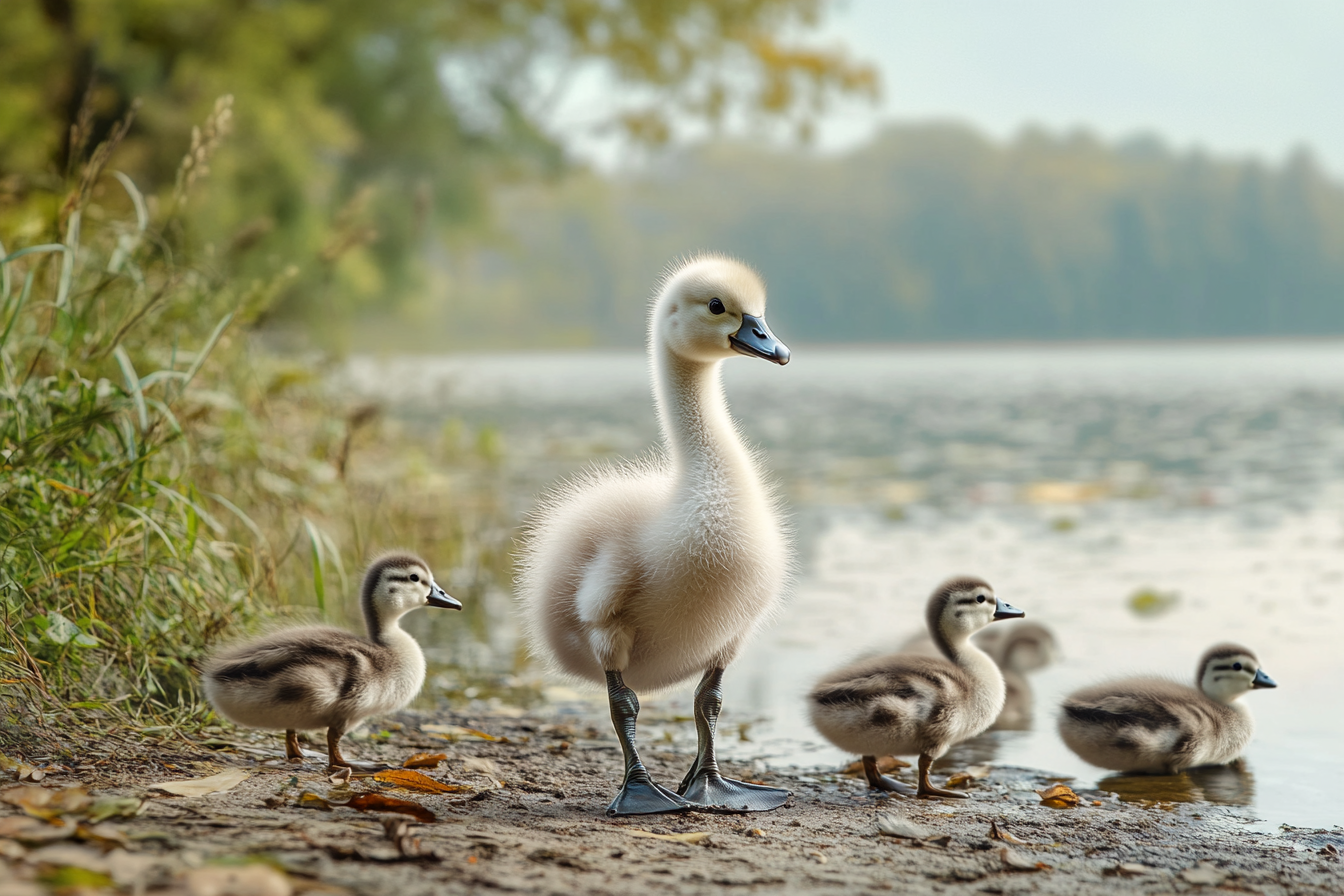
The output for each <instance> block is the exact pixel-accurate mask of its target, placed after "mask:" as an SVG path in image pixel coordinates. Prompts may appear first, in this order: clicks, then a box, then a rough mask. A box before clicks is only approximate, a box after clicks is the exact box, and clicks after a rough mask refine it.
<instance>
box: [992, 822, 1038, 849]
mask: <svg viewBox="0 0 1344 896" xmlns="http://www.w3.org/2000/svg"><path fill="white" fill-rule="evenodd" d="M989 839H991V840H1002V841H1003V842H1004V843H1017V844H1020V845H1022V846H1030V845H1031V844H1030V843H1028V842H1027V841H1026V840H1019V839H1018V838H1016V837H1014V836H1013V835H1012V834H1010V833H1009V832H1008V828H1006V827H1002V828H1001V827H999V824H998V822H995V821H991V822H990V823H989Z"/></svg>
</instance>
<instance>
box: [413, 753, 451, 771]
mask: <svg viewBox="0 0 1344 896" xmlns="http://www.w3.org/2000/svg"><path fill="white" fill-rule="evenodd" d="M447 758H448V754H447V753H416V754H415V755H414V756H412V757H411V758H410V759H407V760H406V761H405V762H403V763H402V764H401V767H402V768H438V767H439V763H440V762H443V761H444V760H445V759H447Z"/></svg>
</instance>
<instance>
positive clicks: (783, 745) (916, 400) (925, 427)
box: [348, 334, 1344, 826]
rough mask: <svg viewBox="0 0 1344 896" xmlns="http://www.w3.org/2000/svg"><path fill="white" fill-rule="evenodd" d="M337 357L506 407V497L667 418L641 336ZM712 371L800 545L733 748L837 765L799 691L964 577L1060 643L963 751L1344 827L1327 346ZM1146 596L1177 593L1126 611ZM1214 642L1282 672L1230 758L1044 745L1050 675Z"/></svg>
mask: <svg viewBox="0 0 1344 896" xmlns="http://www.w3.org/2000/svg"><path fill="white" fill-rule="evenodd" d="M782 335H784V336H785V338H787V334H782ZM348 376H349V378H350V382H351V384H352V387H353V388H356V389H359V390H363V391H365V392H367V393H370V394H375V395H378V396H380V397H382V398H384V399H385V400H388V401H390V402H392V403H393V404H394V405H395V406H396V407H397V408H398V413H399V414H400V415H402V416H403V417H405V418H406V419H408V420H409V421H411V423H412V425H415V424H420V425H424V426H441V425H442V423H443V422H444V421H445V420H447V419H449V418H456V419H460V420H462V421H464V422H465V423H467V424H468V425H476V426H479V425H485V424H490V425H493V426H495V427H497V428H498V429H499V430H500V431H501V432H502V434H503V436H504V440H505V443H506V445H507V458H508V460H507V462H506V463H507V472H506V475H507V479H508V483H509V484H508V490H509V495H510V500H511V501H512V502H513V510H514V512H515V513H521V512H523V511H524V510H526V509H527V507H529V506H530V504H531V502H532V500H533V499H534V496H535V494H536V493H537V491H538V490H539V489H540V488H542V487H544V486H545V485H546V484H547V483H549V482H551V481H553V480H554V479H555V478H557V477H560V476H563V475H565V474H567V473H570V472H572V471H574V470H576V469H578V468H579V467H581V466H582V465H583V464H584V463H586V462H589V461H591V460H594V459H601V458H608V457H613V456H619V455H632V454H636V453H639V452H641V451H643V450H645V449H646V448H647V447H648V446H649V445H650V444H652V443H653V442H654V441H655V440H656V438H657V429H656V424H655V421H654V415H653V411H652V408H651V406H650V401H649V397H648V385H647V378H646V374H645V370H644V362H643V358H642V356H641V355H640V354H637V353H610V354H604V353H589V354H530V355H517V356H500V355H493V356H456V357H444V358H414V359H409V358H408V359H397V360H391V361H377V360H373V359H356V360H355V361H353V362H352V363H351V365H350V368H349V372H348ZM725 380H726V384H727V391H728V395H729V401H730V404H731V405H732V408H733V412H734V414H735V415H736V416H737V417H738V418H739V420H740V421H741V424H742V428H743V430H744V431H745V432H746V434H747V435H748V437H749V438H750V439H751V440H752V441H753V442H755V443H757V444H759V445H760V446H762V447H763V448H764V449H765V456H766V458H767V462H768V464H769V468H770V471H771V473H772V475H773V476H774V478H775V479H776V481H777V482H778V483H779V485H780V489H781V492H782V493H783V495H784V497H785V499H786V503H787V506H788V508H789V511H790V514H791V516H792V519H793V522H794V526H795V529H796V531H797V536H798V547H799V553H800V557H801V559H802V563H801V565H800V574H799V576H798V578H797V580H796V582H795V584H794V586H793V589H792V592H791V596H790V599H789V601H788V604H787V606H786V608H785V611H784V612H783V613H782V615H781V616H780V617H779V619H778V620H777V621H776V622H775V623H774V624H772V625H771V626H770V627H768V628H767V629H765V630H764V631H763V632H762V634H761V635H760V636H759V637H758V638H757V639H756V640H755V642H754V643H753V644H752V646H751V647H750V648H749V649H748V650H747V651H746V652H745V653H744V654H743V656H742V657H741V658H740V659H739V661H738V662H737V663H736V664H735V665H734V666H733V667H732V669H731V670H730V671H729V674H728V677H727V681H726V685H725V687H726V697H727V705H726V707H725V716H724V723H723V724H724V726H725V731H727V732H735V731H736V730H737V728H736V726H737V725H738V724H740V723H745V722H750V723H751V724H750V726H749V727H748V728H746V729H744V733H745V734H746V736H747V737H749V738H750V741H742V740H738V741H736V742H735V743H734V745H733V746H732V747H731V750H732V751H734V752H736V753H737V754H738V755H740V756H742V757H753V756H764V757H766V758H767V759H768V760H769V761H770V762H773V763H783V764H789V763H797V764H800V765H836V764H839V763H841V762H845V761H848V760H849V759H850V758H852V757H848V756H846V755H845V754H842V753H841V752H840V751H838V750H836V749H834V748H832V747H831V746H830V745H829V744H826V743H825V742H823V741H821V740H820V738H819V737H817V735H816V734H815V733H814V732H812V730H811V728H810V727H809V726H808V725H807V721H806V715H805V709H804V706H803V703H802V700H801V697H802V695H803V694H804V693H805V692H806V691H807V689H808V688H809V687H810V685H811V684H812V682H813V681H814V680H815V679H816V678H817V677H818V676H819V675H820V674H821V673H822V672H824V671H826V670H827V669H830V668H832V667H834V666H835V665H837V664H838V663H840V662H843V661H844V660H846V659H847V658H849V657H852V656H854V655H856V654H859V653H862V652H866V651H871V650H874V649H891V648H894V647H895V646H896V645H898V644H900V643H901V642H902V641H904V640H905V638H906V637H908V636H909V635H911V634H912V633H914V632H916V631H917V630H918V629H919V628H920V627H921V626H922V615H923V604H924V600H925V598H926V596H927V595H928V593H929V591H930V590H931V588H932V587H933V586H934V585H935V584H936V583H938V582H939V581H941V580H942V579H944V578H946V577H947V576H949V575H952V574H957V573H973V574H977V575H981V576H983V577H985V578H986V579H988V580H989V581H990V582H991V583H993V584H994V586H995V588H996V590H997V592H998V593H999V594H1000V595H1001V596H1003V597H1004V598H1005V599H1007V600H1009V601H1010V602H1012V603H1013V604H1015V605H1017V606H1019V607H1022V608H1023V609H1025V610H1026V611H1027V613H1028V616H1029V617H1030V618H1031V619H1032V620H1034V621H1038V622H1042V623H1044V624H1046V625H1048V626H1050V627H1051V628H1052V629H1053V631H1054V632H1055V635H1056V637H1057V638H1058V640H1059V644H1060V650H1061V654H1062V655H1061V657H1060V659H1059V660H1058V661H1057V662H1056V663H1055V664H1054V665H1053V666H1051V667H1049V668H1047V669H1044V670H1042V671H1040V672H1037V673H1035V674H1034V675H1033V676H1031V681H1032V684H1033V686H1034V690H1035V699H1036V712H1035V723H1034V727H1033V728H1032V730H1029V731H1020V732H993V733H990V734H987V735H984V736H982V737H980V738H977V739H976V740H975V741H974V742H972V743H969V744H966V745H963V746H962V747H960V748H958V749H957V750H956V751H955V752H954V754H953V755H952V756H951V757H950V759H951V761H952V763H953V764H956V763H965V762H968V761H972V760H992V761H994V762H998V763H1004V764H1018V765H1027V766H1032V767H1037V768H1044V769H1049V770H1052V771H1054V772H1057V773H1059V774H1062V775H1073V776H1076V778H1077V779H1078V780H1077V781H1076V782H1075V786H1079V787H1082V786H1092V785H1094V784H1096V783H1097V782H1104V783H1102V785H1101V786H1103V787H1105V788H1107V789H1111V790H1117V791H1121V792H1122V793H1124V794H1126V795H1127V796H1130V797H1134V798H1144V797H1147V798H1173V797H1175V798H1179V797H1182V796H1186V797H1192V798H1203V799H1208V800H1211V801H1214V802H1220V803H1226V804H1230V805H1239V806H1246V807H1248V811H1249V812H1250V814H1252V815H1254V816H1255V817H1257V818H1259V819H1262V820H1263V822H1262V824H1264V825H1265V826H1273V825H1277V824H1279V823H1291V824H1295V825H1311V826H1333V825H1337V824H1341V823H1344V811H1342V810H1341V809H1340V805H1341V803H1344V761H1341V759H1340V749H1339V746H1340V744H1341V742H1344V697H1342V696H1341V691H1342V688H1344V660H1342V659H1341V657H1342V656H1344V343H1339V342H1307V343H1300V344H1293V343H1273V344H1227V345H1150V346H1110V345H1099V346H1098V345H1089V346H1050V347H1037V346H1032V347H986V346H976V347H955V348H891V349H861V350H856V349H844V350H837V349H820V348H817V349H809V348H807V347H805V346H804V347H801V348H799V349H798V350H797V351H796V352H795V355H794V361H793V363H791V364H789V366H788V367H786V368H776V367H774V366H772V365H767V364H760V363H755V362H753V361H752V360H749V359H746V358H743V359H740V360H739V359H734V360H733V361H731V362H729V363H728V364H727V365H726V369H725ZM1145 588H1146V589H1155V590H1157V591H1160V592H1163V593H1166V594H1174V595H1176V600H1175V603H1174V605H1173V606H1172V608H1171V609H1170V610H1169V611H1167V612H1165V613H1161V614H1158V615H1153V616H1141V615H1138V614H1136V613H1135V612H1134V611H1133V610H1132V609H1131V608H1130V603H1129V601H1130V598H1131V596H1132V595H1133V594H1134V593H1135V592H1136V591H1138V590H1140V589H1145ZM497 604H498V606H496V607H494V608H493V609H492V612H493V613H494V614H495V616H496V621H497V624H496V625H495V626H493V628H492V630H491V633H490V643H489V644H486V645H483V646H481V647H480V648H479V649H478V651H477V655H476V656H475V661H476V662H478V663H479V664H481V665H483V666H489V665H490V664H491V663H496V664H498V667H499V668H507V666H508V659H507V658H509V657H511V656H512V653H513V647H514V639H515V637H516V634H515V633H516V628H515V627H514V625H513V620H512V618H511V616H510V609H509V605H508V600H507V596H505V595H500V596H499V599H498V601H497ZM1011 624H1012V623H1004V625H1011ZM1221 640H1237V641H1241V642H1244V643H1245V644H1247V645H1248V646H1249V647H1251V648H1252V649H1253V650H1255V651H1256V652H1257V654H1258V655H1259V657H1260V661H1261V664H1262V665H1263V667H1264V668H1265V670H1266V671H1267V672H1269V674H1270V675H1272V676H1273V677H1274V678H1275V679H1276V680H1277V681H1278V682H1279V685H1280V686H1279V688H1278V689H1277V690H1274V691H1258V692H1254V693H1251V694H1249V695H1247V696H1246V697H1245V698H1244V699H1245V700H1246V702H1247V704H1248V705H1249V706H1250V707H1251V709H1252V711H1253V712H1254V714H1255V717H1256V720H1257V725H1258V732H1257V735H1256V738H1255V740H1254V741H1253V742H1252V744H1251V746H1250V747H1249V749H1248V750H1247V752H1246V757H1245V763H1244V767H1243V768H1241V769H1239V770H1236V769H1227V770H1215V771H1210V772H1197V773H1195V774H1193V775H1190V776H1184V777H1182V778H1180V779H1176V780H1174V781H1173V780H1172V779H1138V780H1135V779H1115V778H1111V779H1110V780H1104V779H1107V778H1108V773H1105V772H1100V771H1099V770H1098V769H1095V768H1092V767H1090V766H1088V765H1086V764H1085V763H1083V762H1082V761H1081V760H1079V759H1078V758H1077V757H1075V756H1074V755H1073V754H1072V753H1071V752H1069V751H1068V749H1067V748H1065V747H1064V745H1063V744H1062V743H1061V742H1060V741H1059V739H1058V737H1057V735H1056V734H1055V730H1054V708H1055V706H1057V705H1058V702H1059V699H1060V698H1061V697H1062V696H1063V695H1064V694H1066V693H1068V692H1069V691H1071V690H1073V689H1074V688H1076V687H1079V686H1081V685H1083V684H1086V683H1089V682H1092V681H1095V680H1098V679H1102V678H1106V677H1114V676H1119V675H1127V674H1133V673H1156V674H1162V675H1168V676H1172V677H1175V678H1178V679H1181V680H1190V679H1192V678H1193V676H1194V665H1195V662H1196V660H1197V658H1198V656H1199V654H1200V653H1201V652H1202V651H1203V650H1204V649H1205V648H1206V647H1208V646H1209V645H1210V644H1212V643H1214V642H1217V641H1221ZM690 687H691V685H689V684H688V685H687V687H686V688H685V689H684V691H685V692H684V693H683V692H680V691H679V692H674V693H669V694H667V695H664V696H662V697H658V698H655V699H653V700H651V701H646V706H647V707H649V709H648V711H647V713H646V716H647V717H648V718H649V719H650V722H649V724H647V725H645V726H644V727H645V730H646V732H647V733H648V735H649V736H654V737H659V736H662V734H663V731H662V730H661V728H660V725H663V727H665V728H666V730H667V732H668V733H669V735H670V736H672V737H674V738H676V739H684V738H687V737H693V733H692V732H689V730H688V729H689V727H690V726H687V725H684V724H680V725H679V724H675V723H671V722H668V723H660V722H658V721H657V719H658V718H659V717H660V713H661V714H662V716H663V717H666V716H667V715H668V714H673V713H677V712H685V711H686V709H687V707H688V706H689V699H688V698H689V690H690ZM559 692H560V689H557V693H559ZM593 696H594V697H597V696H598V695H597V694H594V695H593Z"/></svg>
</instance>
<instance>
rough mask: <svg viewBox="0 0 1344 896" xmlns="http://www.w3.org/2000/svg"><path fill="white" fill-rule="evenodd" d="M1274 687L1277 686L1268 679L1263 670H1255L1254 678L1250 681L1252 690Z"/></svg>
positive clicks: (1272, 680)
mask: <svg viewBox="0 0 1344 896" xmlns="http://www.w3.org/2000/svg"><path fill="white" fill-rule="evenodd" d="M1276 687H1278V685H1277V684H1276V683H1275V682H1274V679H1272V678H1270V677H1269V676H1268V675H1266V674H1265V670H1264V669H1256V670H1255V678H1253V679H1252V680H1251V688H1252V689H1255V688H1276Z"/></svg>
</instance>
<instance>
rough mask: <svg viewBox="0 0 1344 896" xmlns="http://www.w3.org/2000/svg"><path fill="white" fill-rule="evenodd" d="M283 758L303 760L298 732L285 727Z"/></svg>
mask: <svg viewBox="0 0 1344 896" xmlns="http://www.w3.org/2000/svg"><path fill="white" fill-rule="evenodd" d="M285 758H286V759H288V760H290V761H291V762H293V761H295V760H297V761H299V762H302V761H303V748H302V747H300V746H299V732H298V731H296V730H294V729H293V728H286V729H285Z"/></svg>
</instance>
